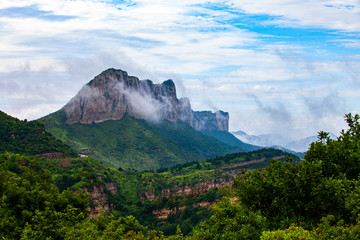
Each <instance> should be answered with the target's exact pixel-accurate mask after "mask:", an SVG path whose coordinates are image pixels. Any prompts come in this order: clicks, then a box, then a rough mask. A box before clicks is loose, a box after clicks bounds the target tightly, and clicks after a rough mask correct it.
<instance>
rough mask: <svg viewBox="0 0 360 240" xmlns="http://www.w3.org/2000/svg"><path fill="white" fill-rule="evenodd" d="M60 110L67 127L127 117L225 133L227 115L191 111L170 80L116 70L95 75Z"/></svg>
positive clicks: (187, 100)
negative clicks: (164, 121) (178, 95)
mask: <svg viewBox="0 0 360 240" xmlns="http://www.w3.org/2000/svg"><path fill="white" fill-rule="evenodd" d="M63 109H64V110H65V112H66V118H67V120H66V123H68V124H74V123H84V124H91V123H98V122H102V121H106V120H119V119H121V118H122V117H123V116H124V115H125V114H128V115H129V116H132V117H134V118H137V119H145V120H154V121H157V120H168V121H178V120H180V121H183V122H185V123H187V124H189V125H190V126H192V127H194V128H195V129H196V130H200V131H228V121H229V114H228V113H225V112H222V111H218V112H216V113H212V112H210V111H204V112H195V111H193V110H192V109H191V104H190V101H189V99H187V98H181V99H178V98H177V96H176V87H175V84H174V82H173V81H172V80H170V79H169V80H167V81H165V82H163V83H161V84H154V83H153V82H152V81H151V80H139V79H138V78H137V77H133V76H129V75H128V74H127V72H125V71H122V70H116V69H108V70H106V71H104V72H102V73H101V74H99V75H98V76H96V77H95V78H94V79H93V80H91V81H90V82H89V83H88V84H86V85H85V86H84V87H83V88H82V89H81V90H80V91H79V92H78V94H77V95H76V96H75V97H74V98H73V99H71V100H70V102H69V103H67V104H66V105H65V106H64V108H63Z"/></svg>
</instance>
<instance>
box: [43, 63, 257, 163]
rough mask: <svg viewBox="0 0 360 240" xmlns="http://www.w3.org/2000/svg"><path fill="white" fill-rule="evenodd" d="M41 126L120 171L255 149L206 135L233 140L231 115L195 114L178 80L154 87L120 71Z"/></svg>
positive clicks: (97, 82)
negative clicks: (178, 93)
mask: <svg viewBox="0 0 360 240" xmlns="http://www.w3.org/2000/svg"><path fill="white" fill-rule="evenodd" d="M40 121H41V122H42V123H43V124H45V127H46V129H47V131H49V132H51V133H52V134H53V135H54V136H56V137H57V138H58V139H60V140H62V141H64V142H65V143H67V144H69V145H70V146H71V147H72V148H73V149H75V150H76V151H78V152H79V153H81V154H84V155H89V156H91V157H94V158H95V159H97V160H99V161H102V162H104V163H106V164H108V165H110V166H113V167H116V168H124V169H132V168H133V169H137V170H146V169H147V170H151V169H157V168H160V167H168V166H171V165H174V164H178V163H185V162H189V161H203V160H205V159H207V158H212V157H215V156H218V155H223V154H225V153H230V152H239V151H249V150H253V149H254V148H253V146H250V145H247V144H242V143H241V142H240V141H239V142H238V143H237V144H228V143H225V142H224V141H221V140H218V139H216V138H214V137H211V136H208V135H206V134H204V133H202V132H215V131H220V132H226V133H227V135H230V137H231V136H232V135H231V134H230V133H229V132H228V125H229V124H228V122H229V114H228V113H226V112H223V111H217V112H215V113H212V112H210V111H200V112H197V111H193V110H192V109H191V105H190V101H189V100H188V99H187V98H181V99H178V98H177V96H176V87H175V84H174V82H173V81H172V80H167V81H165V82H163V83H161V84H154V83H153V82H152V81H151V80H139V79H138V78H137V77H133V76H128V74H127V73H126V72H125V71H122V70H115V69H108V70H106V71H104V72H102V73H101V74H99V75H98V76H96V77H95V78H94V79H93V80H91V81H90V82H89V83H88V84H86V85H85V86H84V87H83V88H82V89H81V90H80V91H79V92H78V94H77V95H76V96H75V97H74V98H72V99H71V100H70V101H69V102H68V103H67V104H66V105H65V106H64V107H63V108H62V109H60V110H59V111H57V112H55V113H52V114H50V115H48V116H45V117H43V118H41V119H40ZM232 137H233V136H232Z"/></svg>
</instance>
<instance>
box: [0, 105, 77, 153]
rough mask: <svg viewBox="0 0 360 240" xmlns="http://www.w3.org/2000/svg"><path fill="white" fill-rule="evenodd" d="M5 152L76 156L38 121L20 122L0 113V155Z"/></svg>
mask: <svg viewBox="0 0 360 240" xmlns="http://www.w3.org/2000/svg"><path fill="white" fill-rule="evenodd" d="M5 151H8V152H14V153H20V154H26V155H36V154H41V153H48V152H61V153H65V154H66V155H69V156H76V155H77V154H76V152H74V151H73V150H72V149H71V148H70V147H69V146H67V145H65V144H64V143H62V142H61V141H59V140H56V139H55V138H54V137H53V136H52V135H51V134H49V133H48V132H46V131H45V128H44V125H43V124H41V123H40V122H38V121H31V122H28V121H26V120H24V121H20V120H19V119H17V118H13V117H11V116H8V115H7V114H5V113H4V112H1V111H0V153H3V152H5Z"/></svg>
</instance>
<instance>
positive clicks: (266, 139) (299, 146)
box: [232, 131, 337, 152]
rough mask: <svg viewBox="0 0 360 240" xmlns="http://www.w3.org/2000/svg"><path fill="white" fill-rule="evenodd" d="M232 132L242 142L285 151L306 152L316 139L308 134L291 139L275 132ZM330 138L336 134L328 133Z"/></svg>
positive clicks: (334, 137) (333, 137)
mask: <svg viewBox="0 0 360 240" xmlns="http://www.w3.org/2000/svg"><path fill="white" fill-rule="evenodd" d="M232 134H233V135H234V136H235V137H236V138H238V139H239V140H241V141H242V142H244V143H248V144H252V145H257V146H261V147H273V148H276V149H282V150H285V151H286V150H291V151H294V152H306V151H307V150H308V148H309V146H310V144H311V143H312V142H315V141H316V140H317V139H318V137H317V136H310V137H307V138H302V139H297V140H293V139H290V138H287V137H284V136H281V135H276V134H261V135H249V134H247V133H245V132H244V131H236V132H232ZM330 138H332V139H336V138H337V136H336V135H335V134H333V133H330Z"/></svg>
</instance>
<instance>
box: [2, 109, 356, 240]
mask: <svg viewBox="0 0 360 240" xmlns="http://www.w3.org/2000/svg"><path fill="white" fill-rule="evenodd" d="M4 118H5V119H7V120H6V121H8V122H9V121H10V120H11V121H14V122H11V121H10V123H7V124H4V125H3V126H7V127H2V128H1V131H4V132H5V130H6V129H9V127H8V126H14V125H17V124H18V125H19V126H20V127H19V126H18V128H14V129H19V132H24V133H26V134H24V136H26V135H28V134H29V131H30V130H26V131H24V128H25V129H26V127H27V124H28V123H26V122H25V121H19V120H14V119H10V120H9V119H8V118H7V117H6V116H4ZM129 119H130V118H129ZM359 120H360V117H359V116H358V115H355V116H353V115H351V114H349V115H346V121H347V123H348V125H349V129H348V130H346V131H343V132H342V134H341V136H340V137H339V138H338V139H336V140H331V139H330V138H329V137H328V135H327V133H324V132H320V133H319V140H318V141H317V142H315V143H313V144H312V145H311V147H310V149H309V151H308V152H307V153H306V155H305V158H304V160H301V161H300V160H299V159H298V158H296V157H294V156H291V155H290V156H289V155H288V154H286V153H284V152H282V151H280V150H275V149H261V150H257V151H252V152H245V153H232V154H227V155H224V156H221V157H215V158H212V159H210V160H208V161H203V162H187V163H182V164H178V165H174V166H171V167H170V168H162V169H159V170H158V171H157V172H153V171H143V172H138V171H137V170H126V169H125V170H123V169H121V168H119V169H116V168H113V167H110V166H107V165H104V164H102V163H100V162H98V161H96V160H93V159H91V158H67V159H54V160H48V159H44V158H37V157H34V156H24V155H19V154H14V153H9V152H4V153H2V154H0V216H1V218H0V236H1V237H2V238H5V239H89V238H90V239H165V237H164V234H165V235H173V239H359V238H360V227H359V226H360V225H359V224H360V179H359V173H360V123H359ZM6 121H3V122H6ZM129 121H130V122H132V119H130V120H129ZM19 122H22V123H19ZM108 122H109V124H110V125H111V121H108ZM21 124H24V126H25V127H24V126H22V125H21ZM32 124H34V125H31V126H32V127H31V128H30V129H34V128H33V126H39V127H40V128H41V125H37V124H39V123H36V122H34V123H32ZM130 124H132V123H130ZM137 124H139V125H141V124H146V123H145V122H142V123H141V122H137ZM96 125H98V124H96ZM96 125H95V126H96ZM89 126H92V127H94V128H96V127H95V126H94V125H89ZM11 128H12V127H11ZM154 128H155V127H154ZM159 128H161V127H159ZM3 129H5V130H3ZM109 129H110V128H109ZM112 129H113V128H112ZM146 129H149V128H146ZM6 131H8V130H6ZM156 132H157V134H158V136H166V133H161V131H160V130H157V131H156ZM8 133H9V132H6V134H8ZM30 133H31V131H30ZM152 133H154V132H152ZM11 134H14V135H16V134H18V133H17V131H15V130H13V132H11V133H10V136H11ZM30 135H31V134H30ZM41 135H46V133H45V134H41ZM125 135H126V134H125ZM129 139H131V138H129ZM8 141H11V140H10V139H8ZM181 141H183V140H182V137H181V136H180V137H179V139H178V142H181ZM30 143H31V141H30ZM35 143H36V141H35ZM50 143H51V141H50ZM5 144H8V142H6V143H5ZM30 145H31V144H30ZM9 146H10V145H9ZM9 148H11V146H10V147H9ZM29 148H30V149H31V146H30V147H29ZM13 151H15V152H16V151H17V150H16V149H15V150H13ZM32 154H33V153H32ZM290 157H291V158H290ZM271 158H273V159H275V160H270V159H271ZM237 173H240V175H238V176H237V177H236V178H235V180H234V182H233V185H232V187H231V188H227V189H223V190H222V191H221V190H219V189H218V188H216V187H215V188H212V189H211V190H209V191H205V192H201V193H200V192H199V193H198V194H189V195H179V194H178V192H179V191H180V192H181V191H182V190H183V189H185V188H187V189H190V188H191V189H194V190H196V189H198V190H199V189H200V188H199V186H201V184H200V183H211V184H216V183H220V182H222V183H228V182H231V181H232V179H233V176H234V174H235V175H236V174H237ZM109 184H110V185H112V186H115V187H116V189H117V191H110V187H109V188H108V186H110V185H109ZM199 184H200V185H199ZM96 189H97V191H98V193H99V191H100V190H101V189H103V190H101V191H100V194H104V196H105V198H104V199H105V200H106V201H105V203H104V204H106V205H107V206H109V207H110V212H109V213H107V214H101V215H98V216H97V217H95V218H89V209H90V208H89V207H95V205H94V204H95V203H94V202H91V201H89V198H88V196H89V195H91V193H92V192H93V191H94V190H96ZM99 189H100V190H99ZM84 190H87V191H89V193H87V192H86V191H85V192H84ZM164 190H166V191H164ZM145 193H151V194H152V200H150V199H148V198H147V195H146V194H145ZM164 193H166V194H164ZM224 193H225V196H224ZM221 197H222V200H221V201H220V202H218V203H217V204H215V205H214V206H213V208H212V212H210V211H209V210H208V209H206V208H204V207H199V205H197V203H200V202H210V203H214V202H215V201H217V199H219V198H221ZM90 199H91V198H90ZM140 199H141V200H140ZM180 208H181V209H182V210H181V211H174V212H172V213H170V214H169V215H168V217H167V218H166V219H158V218H157V217H156V216H155V215H154V214H153V213H154V211H157V210H161V209H168V210H174V209H180ZM131 215H132V216H131ZM136 219H137V220H136ZM204 220H206V221H204ZM195 225H197V226H196V227H195ZM194 227H195V230H194ZM149 229H155V230H149ZM183 234H185V235H188V236H187V237H184V236H183Z"/></svg>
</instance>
